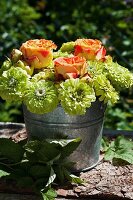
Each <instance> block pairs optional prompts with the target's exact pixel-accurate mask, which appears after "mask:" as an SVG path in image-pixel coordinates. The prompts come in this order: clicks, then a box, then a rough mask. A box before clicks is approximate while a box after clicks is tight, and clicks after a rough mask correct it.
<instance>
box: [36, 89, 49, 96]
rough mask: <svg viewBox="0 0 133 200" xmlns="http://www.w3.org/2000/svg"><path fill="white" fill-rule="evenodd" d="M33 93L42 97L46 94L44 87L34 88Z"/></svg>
mask: <svg viewBox="0 0 133 200" xmlns="http://www.w3.org/2000/svg"><path fill="white" fill-rule="evenodd" d="M35 95H36V96H37V97H43V96H45V95H46V92H45V89H38V90H36V91H35Z"/></svg>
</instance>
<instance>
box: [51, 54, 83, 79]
mask: <svg viewBox="0 0 133 200" xmlns="http://www.w3.org/2000/svg"><path fill="white" fill-rule="evenodd" d="M54 64H55V72H56V76H57V79H58V78H59V77H60V76H61V77H63V78H64V79H67V78H78V77H79V76H83V75H84V74H85V73H87V63H86V59H85V58H81V57H78V56H73V57H70V58H67V57H59V58H56V59H55V60H54Z"/></svg>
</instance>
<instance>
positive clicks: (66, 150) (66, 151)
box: [61, 138, 81, 159]
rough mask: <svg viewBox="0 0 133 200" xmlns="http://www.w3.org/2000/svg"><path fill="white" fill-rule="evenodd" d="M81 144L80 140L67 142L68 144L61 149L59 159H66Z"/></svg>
mask: <svg viewBox="0 0 133 200" xmlns="http://www.w3.org/2000/svg"><path fill="white" fill-rule="evenodd" d="M80 143H81V138H76V139H71V140H68V144H67V145H66V146H64V147H63V148H62V152H61V158H63V159H64V158H66V157H68V156H69V155H70V154H71V153H73V151H74V150H75V149H76V148H77V147H78V146H79V144H80Z"/></svg>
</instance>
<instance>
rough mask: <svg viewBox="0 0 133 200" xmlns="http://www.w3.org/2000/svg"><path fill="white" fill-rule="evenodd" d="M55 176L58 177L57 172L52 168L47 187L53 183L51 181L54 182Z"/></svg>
mask: <svg viewBox="0 0 133 200" xmlns="http://www.w3.org/2000/svg"><path fill="white" fill-rule="evenodd" d="M55 178H56V174H55V172H54V170H53V169H52V168H51V172H50V176H49V179H48V182H47V184H46V187H48V186H49V185H51V183H53V182H54V180H55Z"/></svg>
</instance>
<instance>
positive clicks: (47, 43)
mask: <svg viewBox="0 0 133 200" xmlns="http://www.w3.org/2000/svg"><path fill="white" fill-rule="evenodd" d="M56 48H57V46H56V45H55V44H54V43H53V42H52V41H51V40H45V39H40V40H39V39H35V40H28V41H27V42H25V43H23V44H22V46H21V47H20V51H21V52H22V53H23V57H24V60H25V61H26V62H27V63H28V64H29V65H30V66H31V67H34V68H35V69H36V68H37V69H40V68H43V67H46V66H48V65H49V64H50V62H51V61H52V59H53V54H52V50H53V49H56Z"/></svg>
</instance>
